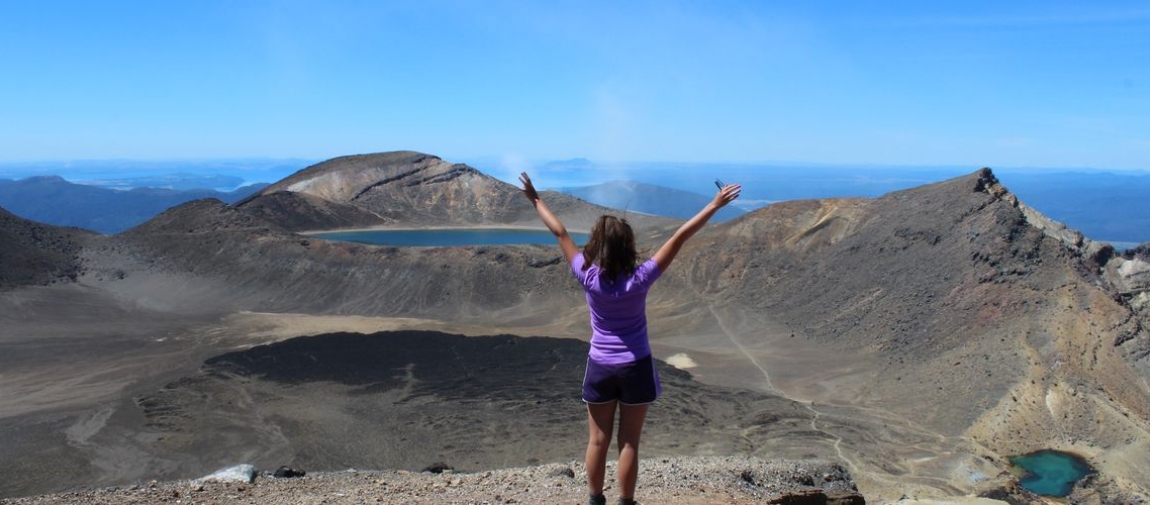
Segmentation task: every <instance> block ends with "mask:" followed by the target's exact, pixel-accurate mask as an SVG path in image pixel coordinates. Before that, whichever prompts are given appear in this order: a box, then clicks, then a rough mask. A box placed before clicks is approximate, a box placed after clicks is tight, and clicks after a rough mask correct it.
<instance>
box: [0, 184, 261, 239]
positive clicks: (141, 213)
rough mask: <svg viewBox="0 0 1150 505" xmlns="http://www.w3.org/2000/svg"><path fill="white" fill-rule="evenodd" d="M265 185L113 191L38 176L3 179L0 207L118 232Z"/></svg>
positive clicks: (232, 199) (239, 196) (31, 216)
mask: <svg viewBox="0 0 1150 505" xmlns="http://www.w3.org/2000/svg"><path fill="white" fill-rule="evenodd" d="M266 186H267V184H253V185H249V186H243V187H241V188H239V189H236V190H234V191H228V192H221V191H216V190H212V189H187V190H176V189H165V188H134V189H130V190H115V189H108V188H102V187H97V186H91V185H87V184H76V183H72V182H68V181H66V180H64V179H63V178H62V177H58V176H38V177H29V178H26V179H20V180H15V181H14V180H9V179H0V207H4V208H5V209H8V211H10V212H12V213H13V214H16V215H19V216H21V217H24V218H27V219H32V220H34V221H39V222H42V223H48V224H53V225H57V226H74V227H76V228H83V229H86V230H92V231H96V232H100V233H119V232H121V231H124V230H126V229H128V228H131V227H133V226H136V225H138V224H140V223H143V222H144V221H147V220H149V219H151V218H153V217H155V216H156V215H157V214H159V213H160V212H163V211H164V210H166V209H168V208H170V207H172V206H175V205H179V204H182V203H185V202H189V201H192V200H198V199H201V198H216V199H219V200H221V201H224V202H227V203H234V202H236V201H239V200H241V199H243V198H245V197H247V196H249V195H251V194H252V193H255V192H256V191H259V190H260V189H263V188H264V187H266Z"/></svg>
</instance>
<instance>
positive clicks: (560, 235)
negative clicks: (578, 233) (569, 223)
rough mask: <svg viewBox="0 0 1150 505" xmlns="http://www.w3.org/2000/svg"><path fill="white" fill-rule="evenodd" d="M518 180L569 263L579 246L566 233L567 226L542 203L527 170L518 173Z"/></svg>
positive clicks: (577, 252) (577, 251) (524, 193)
mask: <svg viewBox="0 0 1150 505" xmlns="http://www.w3.org/2000/svg"><path fill="white" fill-rule="evenodd" d="M519 182H521V183H523V195H524V196H526V197H527V199H528V200H530V201H531V205H532V206H534V207H535V212H537V213H538V214H539V220H541V221H543V225H544V226H546V227H547V229H548V230H550V231H551V233H552V234H553V235H555V239H556V240H558V241H559V248H560V249H562V250H563V257H564V258H566V259H567V262H568V263H571V258H574V257H575V255H576V254H579V248H578V247H577V246H576V245H575V240H574V239H572V238H571V235H569V234H568V233H567V227H565V226H563V222H562V221H560V220H559V218H558V217H555V214H552V213H551V209H549V208H547V204H546V203H543V199H542V198H540V197H539V193H538V192H537V191H535V185H534V184H531V177H528V176H527V172H523V173H522V174H519Z"/></svg>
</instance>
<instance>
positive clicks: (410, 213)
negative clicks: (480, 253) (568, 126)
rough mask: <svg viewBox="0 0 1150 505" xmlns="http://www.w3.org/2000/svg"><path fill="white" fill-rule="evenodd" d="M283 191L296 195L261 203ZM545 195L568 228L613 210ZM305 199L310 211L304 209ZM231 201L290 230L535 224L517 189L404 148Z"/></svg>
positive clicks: (334, 162)
mask: <svg viewBox="0 0 1150 505" xmlns="http://www.w3.org/2000/svg"><path fill="white" fill-rule="evenodd" d="M284 192H288V193H295V194H297V195H299V198H297V199H294V200H292V199H285V198H284V197H280V198H279V200H278V201H277V202H275V203H269V202H268V200H269V199H272V198H276V197H275V196H274V195H277V194H279V193H284ZM545 198H546V199H547V202H548V204H549V206H550V207H551V208H552V210H554V211H555V212H557V213H559V214H561V215H562V216H563V217H564V221H565V222H566V224H567V226H569V227H571V228H573V229H589V228H590V226H591V224H592V223H593V222H594V220H595V219H596V218H597V217H599V216H600V215H602V214H607V213H612V212H617V211H614V210H612V209H607V208H605V207H600V206H597V205H592V204H589V203H587V202H584V201H582V200H579V199H576V198H572V197H569V196H566V195H562V194H559V193H555V192H548V193H546V194H545ZM300 199H302V200H304V201H303V202H300V201H299V200H300ZM309 204H310V205H311V206H312V207H314V208H310V209H309V208H307V207H308V205H309ZM238 205H239V206H240V207H244V208H247V207H260V208H262V209H264V210H265V212H264V214H263V215H264V217H265V218H267V219H269V220H271V221H273V222H276V223H279V224H280V225H282V226H283V227H285V228H287V229H292V230H306V229H309V228H305V226H317V228H310V229H311V230H317V229H336V228H355V227H363V226H365V225H366V226H373V225H382V226H393V227H395V226H470V225H499V224H502V225H510V224H515V225H525V224H526V225H532V226H535V225H538V218H537V217H536V215H535V211H534V209H532V208H531V206H530V205H529V204H528V202H527V200H526V199H524V198H523V196H522V195H521V194H520V191H519V188H517V187H515V186H513V185H511V184H507V183H505V182H502V181H499V180H497V179H495V178H493V177H490V176H488V175H486V174H483V173H482V172H480V171H478V170H476V169H474V168H472V167H469V166H467V165H464V164H460V163H450V162H447V161H444V160H442V159H440V158H439V157H436V156H431V155H428V154H423V153H417V152H412V151H398V152H388V153H377V154H363V155H356V156H343V157H339V158H334V159H331V160H328V161H325V162H323V163H319V164H316V165H313V166H310V167H308V168H305V169H303V170H300V171H299V172H297V173H295V174H293V175H291V176H289V177H287V178H285V179H284V180H282V181H280V182H277V183H275V184H272V185H271V186H268V187H267V188H264V189H263V190H262V191H260V192H259V193H257V194H256V195H253V196H252V197H251V198H249V199H247V200H245V201H243V202H240V203H239V204H238ZM632 221H633V222H634V223H635V224H636V225H638V226H653V225H654V226H658V225H669V224H672V223H674V222H675V221H674V220H670V219H665V218H655V217H648V216H642V215H636V216H633V219H632Z"/></svg>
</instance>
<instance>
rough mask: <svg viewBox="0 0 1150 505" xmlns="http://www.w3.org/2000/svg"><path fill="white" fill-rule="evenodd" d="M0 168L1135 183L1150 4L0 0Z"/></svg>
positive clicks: (1145, 146) (1146, 87)
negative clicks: (809, 174) (921, 169)
mask: <svg viewBox="0 0 1150 505" xmlns="http://www.w3.org/2000/svg"><path fill="white" fill-rule="evenodd" d="M0 69H2V70H0V162H20V161H45V160H69V159H188V158H226V157H252V156H262V157H301V158H310V159H323V158H330V157H334V156H339V155H344V154H354V153H364V152H376V151H389V150H398V149H412V150H418V151H424V152H428V153H432V154H436V155H439V156H442V157H444V158H445V159H449V160H453V159H475V158H481V157H494V158H497V159H502V160H508V161H509V162H513V161H514V160H549V159H565V158H573V157H587V158H591V159H594V160H597V161H604V162H612V161H682V162H740V163H742V162H808V163H860V164H878V165H969V166H992V167H999V166H1011V167H1029V166H1039V167H1094V168H1109V169H1139V170H1150V3H1147V2H1144V1H1137V2H1050V1H1034V2H1025V1H1019V2H991V1H985V2H984V1H963V2H921V1H916V2H882V3H879V2H765V1H748V2H733V1H713V2H711V1H707V2H676V1H669V0H659V1H628V2H617V1H616V2H597V1H570V2H568V1H547V2H543V1H539V2H528V1H506V2H503V1H484V2H478V1H459V2H452V1H435V0H427V1H418V2H414V1H413V2H384V1H378V2H377V1H335V0H333V1H256V0H251V1H246V0H245V1H239V0H226V1H213V0H195V1H192V0H187V1H184V0H164V1H155V0H149V1H140V2H122V1H100V2H89V1H82V2H81V1H76V2H61V1H52V0H40V1H11V2H3V3H2V4H0Z"/></svg>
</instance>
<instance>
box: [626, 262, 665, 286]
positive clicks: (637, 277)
mask: <svg viewBox="0 0 1150 505" xmlns="http://www.w3.org/2000/svg"><path fill="white" fill-rule="evenodd" d="M660 275H663V271H662V270H661V269H659V263H657V262H656V261H655V258H650V259H648V260H647V261H644V262H643V263H642V264H640V265H639V266H638V267H637V268H635V273H634V274H632V278H633V279H634V281H635V282H637V283H639V284H645V285H648V286H650V285H651V284H653V283H654V282H655V281H656V280H658V279H659V276H660Z"/></svg>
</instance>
